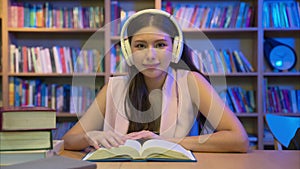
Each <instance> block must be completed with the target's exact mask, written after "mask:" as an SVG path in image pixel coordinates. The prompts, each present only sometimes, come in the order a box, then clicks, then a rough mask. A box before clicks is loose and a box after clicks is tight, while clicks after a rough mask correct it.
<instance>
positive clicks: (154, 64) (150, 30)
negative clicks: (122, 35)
mask: <svg viewBox="0 0 300 169" xmlns="http://www.w3.org/2000/svg"><path fill="white" fill-rule="evenodd" d="M131 50H132V56H133V61H134V64H135V66H136V67H137V69H138V70H139V71H140V72H142V73H143V75H144V76H146V77H149V78H159V77H161V76H163V75H165V74H166V71H167V68H168V66H169V65H170V62H171V60H172V39H171V37H170V36H169V35H168V34H167V33H165V32H162V31H161V30H159V29H157V28H155V27H145V28H142V29H141V30H139V31H138V32H137V33H136V34H135V35H134V36H133V37H132V41H131Z"/></svg>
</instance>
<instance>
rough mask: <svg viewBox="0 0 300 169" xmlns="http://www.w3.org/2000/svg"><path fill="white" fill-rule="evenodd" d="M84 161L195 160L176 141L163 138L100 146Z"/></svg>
mask: <svg viewBox="0 0 300 169" xmlns="http://www.w3.org/2000/svg"><path fill="white" fill-rule="evenodd" d="M83 160H86V161H133V162H134V161H160V162H172V161H173V162H196V161H197V159H196V158H195V157H194V155H193V153H192V152H191V151H189V150H186V149H184V148H183V147H182V146H180V145H179V144H176V143H172V142H169V141H165V140H158V139H151V140H146V141H145V140H143V141H138V140H127V141H126V142H125V144H124V145H121V146H119V147H114V148H110V149H107V148H100V149H97V150H95V151H93V152H90V153H88V154H87V155H86V156H85V157H84V158H83Z"/></svg>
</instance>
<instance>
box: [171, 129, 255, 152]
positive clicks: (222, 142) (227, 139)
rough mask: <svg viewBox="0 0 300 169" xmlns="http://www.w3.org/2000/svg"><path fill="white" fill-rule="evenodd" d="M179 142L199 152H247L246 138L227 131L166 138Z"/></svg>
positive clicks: (247, 143)
mask: <svg viewBox="0 0 300 169" xmlns="http://www.w3.org/2000/svg"><path fill="white" fill-rule="evenodd" d="M167 140H169V141H172V142H176V143H179V144H180V145H182V146H183V147H184V148H186V149H189V150H192V151H200V152H242V153H244V152H247V151H248V148H249V142H248V138H247V137H244V136H238V135H235V134H233V133H231V132H229V131H219V132H216V133H214V134H207V135H201V136H189V137H185V138H172V139H167Z"/></svg>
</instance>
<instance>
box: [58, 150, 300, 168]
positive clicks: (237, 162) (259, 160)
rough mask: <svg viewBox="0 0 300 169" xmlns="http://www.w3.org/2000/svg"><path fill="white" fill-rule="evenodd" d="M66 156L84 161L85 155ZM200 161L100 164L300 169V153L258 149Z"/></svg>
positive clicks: (104, 165)
mask: <svg viewBox="0 0 300 169" xmlns="http://www.w3.org/2000/svg"><path fill="white" fill-rule="evenodd" d="M61 155H62V156H65V157H71V158H75V159H81V158H82V157H83V156H84V153H82V152H75V151H63V152H62V154H61ZM194 155H195V157H196V158H197V160H198V162H197V163H194V162H184V163H183V162H172V163H167V162H101V163H100V162H98V163H97V168H98V169H106V168H109V169H134V168H136V169H148V168H149V169H150V168H151V169H152V168H159V169H170V168H172V169H177V168H178V169H254V168H255V169H284V168H286V169H300V151H276V150H254V151H252V152H249V153H194Z"/></svg>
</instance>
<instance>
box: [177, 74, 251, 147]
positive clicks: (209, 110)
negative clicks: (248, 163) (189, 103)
mask: <svg viewBox="0 0 300 169" xmlns="http://www.w3.org/2000/svg"><path fill="white" fill-rule="evenodd" d="M188 85H189V90H190V93H191V97H192V100H193V102H194V103H195V104H196V105H197V106H198V108H199V111H200V112H201V113H202V114H203V115H204V116H205V117H206V118H207V120H208V121H209V122H210V123H211V124H212V126H213V127H214V129H216V132H215V133H212V134H207V135H200V136H193V137H186V138H184V139H182V140H180V144H182V145H183V146H184V147H185V148H187V149H190V150H193V151H207V152H247V150H248V146H249V142H248V137H247V133H246V131H245V129H244V127H243V125H242V124H241V123H240V121H239V119H238V118H237V117H236V116H235V114H234V113H233V112H232V111H231V110H230V109H229V108H228V107H227V106H226V105H225V103H224V102H223V100H222V99H221V98H220V97H219V95H218V94H217V92H216V91H215V90H214V88H213V87H212V86H211V85H210V84H209V83H208V82H207V81H206V80H205V79H204V77H202V76H201V75H200V74H198V73H196V72H192V73H190V74H189V76H188ZM172 141H179V140H176V139H173V140H172Z"/></svg>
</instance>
